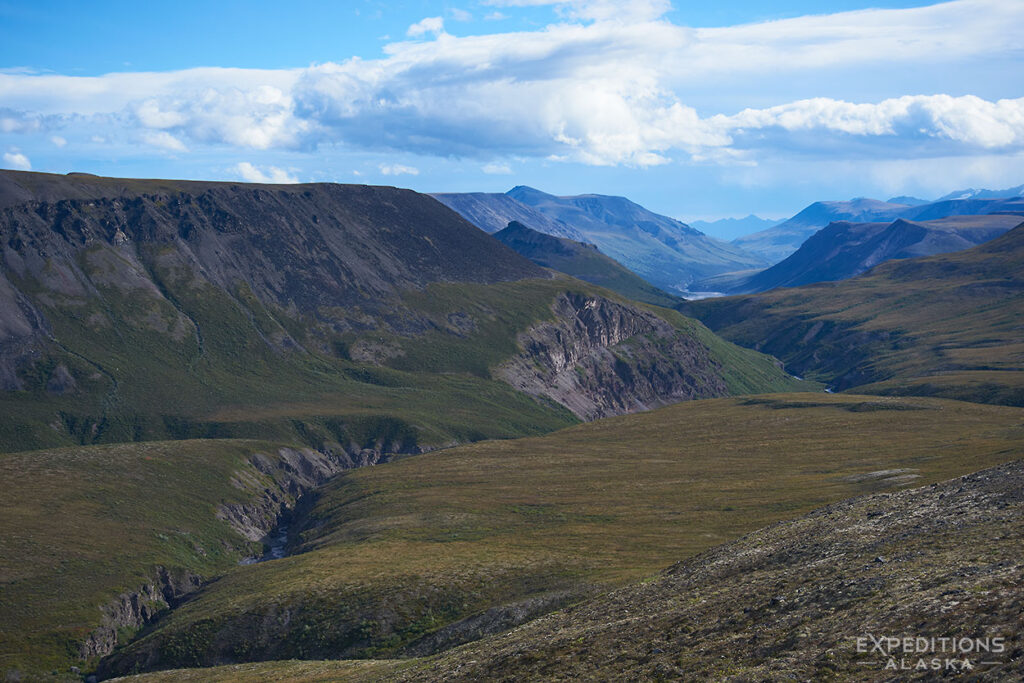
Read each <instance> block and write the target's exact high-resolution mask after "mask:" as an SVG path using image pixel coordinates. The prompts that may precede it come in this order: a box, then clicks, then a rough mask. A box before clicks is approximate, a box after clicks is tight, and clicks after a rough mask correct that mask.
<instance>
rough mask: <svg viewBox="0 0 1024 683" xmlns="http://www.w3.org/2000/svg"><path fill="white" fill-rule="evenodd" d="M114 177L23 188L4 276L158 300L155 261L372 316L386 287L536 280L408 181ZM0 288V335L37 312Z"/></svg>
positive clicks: (226, 285)
mask: <svg viewBox="0 0 1024 683" xmlns="http://www.w3.org/2000/svg"><path fill="white" fill-rule="evenodd" d="M23 175H36V174H17V173H13V172H5V173H4V174H3V177H2V180H4V181H6V184H7V185H11V184H14V183H17V182H18V181H22V180H25V179H23V178H22V176H23ZM28 180H36V179H34V178H30V179H28ZM47 180H50V179H47ZM126 182H128V183H129V185H128V189H123V188H122V191H121V192H120V193H119V194H118V193H115V192H114V191H113V189H112V190H111V192H109V193H99V194H102V195H103V196H99V197H95V198H89V199H56V200H37V199H34V198H31V197H30V198H24V197H23V201H21V202H20V203H16V204H13V205H9V206H6V207H4V208H3V209H2V210H0V244H2V245H3V257H4V261H3V264H4V271H5V272H12V273H14V274H15V275H16V277H17V278H18V279H19V280H24V279H25V278H26V276H32V277H33V278H35V279H37V280H39V281H41V282H42V283H43V285H44V287H46V288H47V289H49V290H51V291H53V292H54V294H59V295H63V296H66V297H76V298H80V297H88V296H95V295H96V293H97V284H108V285H114V286H117V287H120V288H124V289H144V290H148V291H149V293H150V294H151V295H152V296H154V297H159V296H160V295H161V287H160V283H159V282H155V281H154V278H153V277H152V273H150V270H151V269H152V268H153V266H154V265H155V264H154V261H160V263H161V264H162V265H164V266H166V267H169V268H172V269H175V270H179V271H182V272H183V274H185V275H187V276H188V277H190V278H191V279H194V280H197V281H203V282H205V283H208V284H210V285H213V286H215V287H218V288H220V289H223V290H227V291H234V289H235V288H236V287H237V286H238V285H239V284H244V285H245V286H247V287H248V288H249V289H250V290H251V291H252V292H253V294H254V295H255V296H256V297H257V298H258V299H259V300H260V301H262V302H264V303H273V304H276V305H278V306H280V307H282V308H285V309H288V308H294V309H297V310H298V311H300V312H315V311H318V310H320V309H321V308H323V307H332V306H333V307H345V306H348V307H350V306H356V305H358V306H362V307H365V308H367V310H369V311H371V312H380V311H386V310H387V306H384V305H382V304H383V300H386V299H389V298H391V297H392V296H393V295H394V293H395V292H396V291H398V290H401V289H408V288H419V287H423V286H424V285H426V284H429V283H431V282H478V283H493V282H499V281H503V280H516V279H522V278H526V277H545V274H544V272H543V271H542V270H541V269H539V268H538V267H536V266H534V265H533V264H532V263H530V262H529V261H527V260H526V259H524V258H521V257H519V256H518V255H516V254H515V253H514V252H512V251H511V250H508V249H505V248H504V247H502V246H501V245H497V244H495V243H494V242H493V240H490V239H489V238H488V237H487V236H486V235H484V234H483V233H481V232H480V231H479V230H476V229H475V228H473V226H471V225H470V224H469V223H467V222H466V221H464V220H463V219H461V218H459V216H458V215H457V214H455V213H454V212H452V211H450V210H448V209H446V208H445V207H444V206H442V205H441V204H439V203H438V202H436V201H434V200H433V199H431V198H429V197H427V196H425V195H421V194H418V193H415V192H412V191H409V190H400V189H396V188H391V187H370V186H359V185H335V184H318V185H297V186H259V185H235V184H225V183H189V182H177V183H170V184H158V185H151V184H147V181H126ZM26 184H28V183H27V181H26ZM52 184H53V185H55V186H56V187H49V186H48V191H47V192H46V193H44V194H45V195H46V196H50V195H53V194H58V188H59V189H63V191H64V194H66V195H74V194H75V193H76V190H78V191H81V189H82V188H80V187H77V182H76V179H68V178H63V179H62V178H56V179H53V180H52ZM3 189H5V188H0V191H2V190H3ZM6 189H7V195H8V196H10V195H11V194H13V192H12V191H11V190H10V188H6ZM25 192H28V190H25ZM83 253H89V254H90V255H91V256H90V257H91V258H92V259H93V260H94V261H97V262H99V263H100V264H102V265H105V266H106V268H105V269H104V270H105V272H106V273H107V274H108V276H109V277H108V279H107V281H106V282H102V283H96V282H95V281H94V280H95V277H96V276H95V275H93V276H89V275H87V274H86V273H85V272H83V268H82V266H81V265H80V264H79V262H78V261H79V258H80V256H81V255H82V254H83ZM0 296H2V297H3V299H2V300H0V331H2V330H4V328H9V331H8V335H6V336H21V337H24V336H26V335H27V334H28V333H29V331H30V330H31V329H33V327H34V326H33V325H32V324H31V323H32V319H33V318H35V317H38V316H33V315H30V314H28V313H27V312H26V311H24V310H23V309H24V307H25V304H24V301H23V298H19V297H18V293H17V291H16V290H15V289H14V288H13V287H12V286H11V284H10V282H9V280H7V279H5V280H4V281H3V282H2V283H0Z"/></svg>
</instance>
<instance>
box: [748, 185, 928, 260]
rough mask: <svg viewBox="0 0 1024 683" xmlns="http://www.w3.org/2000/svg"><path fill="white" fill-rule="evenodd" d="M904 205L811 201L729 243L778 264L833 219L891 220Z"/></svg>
mask: <svg viewBox="0 0 1024 683" xmlns="http://www.w3.org/2000/svg"><path fill="white" fill-rule="evenodd" d="M907 208H908V207H907V205H905V204H890V203H888V202H880V201H878V200H877V199H866V198H859V199H851V200H849V201H831V202H814V203H813V204H811V205H810V206H808V207H807V208H805V209H804V210H803V211H801V212H800V213H798V214H796V215H795V216H793V217H792V218H790V219H788V220H785V221H783V222H781V223H777V224H776V225H775V226H774V227H771V228H768V229H767V230H761V231H760V232H755V233H753V234H751V235H745V236H743V237H739V238H737V239H734V240H733V241H732V244H734V245H736V246H737V247H740V248H742V249H746V250H747V251H750V252H753V253H755V254H758V255H759V256H762V257H763V258H764V259H765V260H767V261H768V262H770V263H778V262H779V261H781V260H782V259H784V258H786V257H787V256H789V255H790V254H792V253H793V252H794V251H796V250H797V249H798V248H799V247H800V245H801V244H803V243H804V241H805V240H807V238H808V237H810V236H811V235H813V234H814V233H816V232H817V231H818V230H820V229H822V228H823V227H825V226H826V225H828V224H829V223H834V222H836V221H849V222H852V223H866V222H873V221H890V220H894V219H895V218H897V216H898V215H899V212H900V211H902V210H904V209H907ZM736 270H739V268H737V269H736Z"/></svg>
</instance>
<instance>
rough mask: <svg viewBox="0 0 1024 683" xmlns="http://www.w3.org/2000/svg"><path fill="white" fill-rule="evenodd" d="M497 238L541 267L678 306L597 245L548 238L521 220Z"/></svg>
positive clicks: (647, 300) (640, 298)
mask: <svg viewBox="0 0 1024 683" xmlns="http://www.w3.org/2000/svg"><path fill="white" fill-rule="evenodd" d="M494 238H495V239H496V240H498V241H499V242H502V243H504V244H506V245H507V246H509V247H510V248H512V249H514V250H515V251H517V252H519V253H520V254H522V255H523V256H525V257H526V258H528V259H530V260H531V261H533V262H534V263H536V264H537V265H539V266H543V267H545V268H551V269H552V270H557V271H560V272H563V273H566V274H568V275H572V276H573V277H575V278H579V279H580V280H583V281H585V282H590V283H592V284H595V285H600V286H602V287H607V288H608V289H610V290H612V291H615V292H618V293H619V294H622V295H623V296H626V297H629V298H630V299H635V300H637V301H643V302H645V303H649V304H655V305H657V306H665V307H672V306H674V305H675V304H677V303H679V299H677V298H676V297H674V296H672V295H670V294H667V293H666V292H664V291H662V290H660V289H658V288H657V287H655V286H654V285H652V284H650V283H649V282H647V281H646V280H644V279H643V278H641V277H640V276H639V275H637V274H636V273H634V272H632V271H630V270H629V269H628V268H626V267H625V266H623V265H622V264H621V263H619V262H618V261H616V260H615V259H613V258H611V257H610V256H606V255H605V254H602V253H601V251H600V250H599V249H598V247H597V245H594V244H588V243H586V242H577V241H575V240H570V239H565V238H564V237H555V236H552V235H545V234H544V233H540V232H537V231H536V230H533V229H531V228H530V227H528V226H526V225H523V224H522V223H519V222H518V221H512V222H511V223H509V224H508V227H506V228H505V229H504V230H500V231H498V232H496V233H494Z"/></svg>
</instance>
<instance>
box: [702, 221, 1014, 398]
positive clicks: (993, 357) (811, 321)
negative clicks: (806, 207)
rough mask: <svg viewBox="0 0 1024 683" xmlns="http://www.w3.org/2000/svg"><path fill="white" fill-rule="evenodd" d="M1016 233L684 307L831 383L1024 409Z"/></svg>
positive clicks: (715, 326)
mask: <svg viewBox="0 0 1024 683" xmlns="http://www.w3.org/2000/svg"><path fill="white" fill-rule="evenodd" d="M1021 273H1024V229H1021V228H1017V229H1015V230H1012V231H1010V232H1009V233H1007V234H1006V235H1004V236H1002V237H1000V238H997V239H995V240H993V241H992V242H989V243H987V244H984V245H981V246H979V247H975V248H973V249H969V250H966V251H963V252H957V253H954V254H946V255H942V256H934V257H929V258H924V259H913V260H908V261H900V262H893V263H887V264H883V265H881V266H879V267H878V268H875V269H874V270H872V271H869V272H868V273H866V274H865V275H862V276H860V277H857V278H854V279H852V280H847V281H845V282H841V283H823V284H818V285H808V286H804V287H799V288H796V289H779V290H774V291H771V292H765V293H763V294H758V295H753V296H746V297H728V298H724V299H716V300H705V301H700V302H692V303H690V304H688V305H687V306H686V307H685V308H684V309H683V310H684V311H685V312H686V313H687V314H689V315H695V316H697V317H698V318H700V319H701V320H703V321H704V322H705V323H706V324H708V325H709V326H710V327H711V328H712V329H713V330H715V331H716V332H718V333H719V334H721V335H723V336H724V337H726V338H727V339H730V340H732V341H734V342H736V343H738V344H741V345H743V346H749V347H756V348H759V349H761V350H763V351H765V352H767V353H772V354H774V355H777V356H778V357H779V358H781V359H782V360H783V361H784V362H785V363H786V364H787V367H789V368H791V369H793V371H794V372H799V373H801V374H806V376H807V377H810V378H813V379H817V380H820V381H824V382H830V383H831V382H837V383H838V384H839V386H840V388H850V387H855V388H856V390H858V391H865V390H866V391H870V392H878V393H888V394H908V395H909V394H916V395H936V396H944V397H948V398H959V399H965V400H974V401H982V402H989V403H1006V404H1011V405H1024V372H1021V371H1020V370H1021V368H1022V367H1024V337H1022V335H1021V327H1020V320H1021V318H1022V316H1024V279H1022V277H1021Z"/></svg>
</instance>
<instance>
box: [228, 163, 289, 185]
mask: <svg viewBox="0 0 1024 683" xmlns="http://www.w3.org/2000/svg"><path fill="white" fill-rule="evenodd" d="M266 169H267V170H266V172H264V171H261V170H260V169H258V168H256V167H255V166H253V165H252V164H250V163H249V162H248V161H242V162H240V163H238V164H235V166H234V168H233V169H232V170H233V171H234V172H235V173H237V174H238V176H239V177H240V178H241V179H242V180H244V181H245V182H247V183H272V184H279V185H290V184H294V183H297V182H299V179H298V178H296V177H295V176H293V175H290V174H289V173H288V172H287V171H285V170H284V169H281V168H278V167H277V166H267V167H266Z"/></svg>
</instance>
